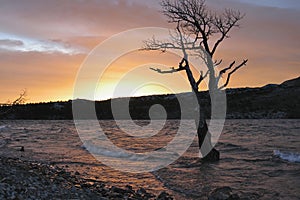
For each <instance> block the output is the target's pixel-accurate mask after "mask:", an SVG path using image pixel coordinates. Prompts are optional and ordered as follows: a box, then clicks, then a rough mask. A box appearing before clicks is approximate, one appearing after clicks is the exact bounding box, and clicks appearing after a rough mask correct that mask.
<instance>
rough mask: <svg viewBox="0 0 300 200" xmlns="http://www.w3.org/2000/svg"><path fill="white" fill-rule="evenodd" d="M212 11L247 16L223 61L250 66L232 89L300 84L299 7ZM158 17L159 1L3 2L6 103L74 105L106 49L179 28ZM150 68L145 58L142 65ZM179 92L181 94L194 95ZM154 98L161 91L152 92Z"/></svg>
mask: <svg viewBox="0 0 300 200" xmlns="http://www.w3.org/2000/svg"><path fill="white" fill-rule="evenodd" d="M207 4H208V6H209V7H211V8H214V9H223V8H235V9H239V10H240V11H241V12H243V13H245V14H246V17H245V18H244V19H243V21H242V22H241V29H238V30H234V31H233V32H232V33H231V38H230V39H228V40H226V41H225V42H224V43H223V44H222V46H221V48H220V49H219V52H218V55H217V56H218V57H219V58H222V59H223V60H224V62H223V63H224V64H226V63H229V62H230V61H233V60H236V61H240V60H243V59H244V58H248V59H249V63H248V65H247V66H246V67H244V68H242V69H240V70H239V71H238V72H237V73H236V74H235V76H234V77H233V78H232V80H231V82H230V85H229V87H256V86H263V85H265V84H268V83H281V82H282V81H284V80H286V79H290V78H295V77H298V76H299V74H300V40H299V39H300V38H299V36H300V21H299V19H300V1H299V0H257V1H255V0H207ZM159 10H160V5H159V1H158V0H149V1H148V0H89V1H84V0H69V1H67V0H66V1H60V0H52V1H46V0H45V1H40V0H26V1H21V0H18V1H17V0H0V81H1V82H0V83H1V84H0V91H1V95H0V103H1V102H2V103H3V102H6V101H7V100H9V99H11V100H13V99H14V98H16V97H17V96H18V93H20V91H21V90H23V89H25V88H26V90H27V91H28V97H27V98H28V101H29V102H40V101H51V100H52V101H55V100H68V99H71V98H72V97H73V95H72V93H73V85H74V81H75V79H76V74H77V72H78V70H79V68H80V66H81V64H82V63H83V61H84V60H85V58H86V56H87V55H88V54H89V52H90V51H91V50H92V49H93V48H94V47H95V46H97V45H98V44H99V43H101V42H102V41H104V40H105V39H108V38H109V37H111V36H112V35H114V34H117V33H120V32H122V31H126V30H128V29H132V28H141V27H169V28H171V27H172V26H171V25H169V24H167V22H166V18H165V17H164V16H163V15H162V14H161V13H160V12H159ZM120 45H126V41H124V43H122V44H120ZM116 48H118V47H116ZM139 56H144V57H147V56H148V57H151V56H152V57H155V56H156V55H150V56H149V55H144V54H143V55H139ZM129 57H130V56H129ZM146 61H147V59H141V58H140V62H139V63H138V64H143V62H146ZM157 62H158V61H157ZM133 63H135V61H133V58H132V57H130V58H127V59H124V60H123V62H121V61H116V62H114V67H112V68H111V69H110V70H108V72H109V73H108V72H107V76H109V77H110V81H111V82H109V81H108V79H109V78H107V82H106V83H107V85H110V84H112V82H114V81H116V80H114V79H118V78H120V76H121V75H120V76H114V74H117V73H119V72H120V71H122V69H123V68H124V67H125V68H127V69H129V68H130V67H131V66H133ZM175 63H178V60H175ZM135 64H136V63H135ZM123 71H124V70H123ZM125 71H126V70H125ZM147 73H148V74H146V72H141V73H140V75H139V78H140V77H143V76H152V75H154V72H152V71H149V72H147ZM169 78H170V77H169ZM170 80H171V79H170ZM132 82H134V80H132ZM175 82H176V81H175V80H174V85H176V84H175ZM104 85H105V84H104ZM178 85H179V86H178V88H179V90H178V91H176V92H181V91H188V88H187V87H181V86H180V84H178ZM148 92H150V93H160V92H161V91H160V90H159V88H157V87H152V88H151V89H149V90H148ZM141 94H142V93H141ZM97 98H99V99H101V98H102V99H103V98H109V96H107V95H104V94H103V95H98V97H97Z"/></svg>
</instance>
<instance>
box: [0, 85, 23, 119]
mask: <svg viewBox="0 0 300 200" xmlns="http://www.w3.org/2000/svg"><path fill="white" fill-rule="evenodd" d="M26 95H27V91H26V89H24V90H22V92H21V93H20V94H19V97H18V98H16V99H15V100H14V101H12V102H11V101H8V102H7V103H4V104H0V106H1V107H6V108H7V109H5V111H3V112H0V114H1V115H4V114H7V113H9V112H11V111H12V110H13V106H15V105H20V104H24V103H25V102H26V98H25V97H26Z"/></svg>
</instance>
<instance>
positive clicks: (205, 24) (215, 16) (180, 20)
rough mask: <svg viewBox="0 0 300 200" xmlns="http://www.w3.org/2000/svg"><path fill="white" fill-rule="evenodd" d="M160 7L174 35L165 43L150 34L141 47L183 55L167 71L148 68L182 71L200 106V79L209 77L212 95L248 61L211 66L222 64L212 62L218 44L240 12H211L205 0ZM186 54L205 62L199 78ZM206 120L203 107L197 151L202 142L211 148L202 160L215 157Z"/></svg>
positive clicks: (170, 1) (175, 0) (166, 0)
mask: <svg viewBox="0 0 300 200" xmlns="http://www.w3.org/2000/svg"><path fill="white" fill-rule="evenodd" d="M161 6H162V12H163V14H164V15H165V16H166V17H167V18H168V22H169V23H174V24H176V30H175V34H170V35H171V41H167V42H166V41H159V40H157V39H155V37H153V38H152V39H149V40H147V41H145V46H144V48H143V49H144V50H159V51H162V52H165V51H167V50H168V49H177V50H181V51H182V53H183V57H182V60H181V61H180V63H179V65H178V67H172V68H171V69H170V70H161V69H159V68H150V69H152V70H154V71H156V72H158V73H161V74H164V73H176V72H180V71H185V73H186V76H187V78H188V80H189V83H190V86H191V88H192V91H193V92H194V93H195V94H196V96H197V100H198V104H199V105H201V99H202V98H201V93H200V87H199V85H200V84H201V83H202V81H203V80H204V79H206V78H208V79H209V80H208V87H209V90H210V91H214V92H211V94H215V93H216V92H217V91H218V90H222V89H224V88H226V86H228V84H229V81H230V78H231V75H232V74H233V73H235V72H236V71H237V70H238V69H240V68H241V67H242V66H244V65H246V63H247V61H248V60H244V61H243V62H241V63H238V64H237V63H236V62H235V61H233V62H232V63H231V64H230V65H229V66H225V67H223V69H221V70H220V71H219V72H218V73H217V71H216V70H215V68H217V67H218V68H219V67H220V66H221V65H222V60H221V59H220V60H215V61H214V62H213V61H212V60H214V57H215V53H216V51H217V49H218V48H219V47H220V45H221V43H222V42H223V41H224V40H225V39H227V38H229V32H230V31H231V30H232V29H233V28H237V27H239V22H240V20H241V19H243V17H244V14H242V13H240V12H239V11H235V10H232V9H225V10H224V11H223V12H222V13H218V12H214V11H211V10H209V9H208V8H207V6H206V2H205V0H163V1H162V2H161ZM190 52H192V53H190ZM203 52H205V53H203ZM189 56H199V57H200V58H201V59H202V60H204V62H205V63H206V66H207V71H206V72H205V73H204V72H202V71H201V72H200V77H199V78H195V76H194V75H193V73H192V70H191V66H190V63H189ZM226 74H227V78H226V81H225V83H224V84H222V85H220V83H219V80H220V78H221V77H222V76H224V75H226ZM210 98H211V101H212V100H213V98H215V97H214V96H211V97H210ZM206 119H207V117H206V116H205V113H204V112H203V109H200V116H197V117H196V124H197V127H198V130H197V134H198V142H199V148H200V150H201V147H202V145H206V146H207V148H209V149H211V151H210V152H209V153H208V154H206V155H203V154H204V153H203V152H201V153H202V155H203V156H205V157H204V158H203V159H204V160H211V161H214V160H219V156H220V155H219V152H218V151H217V150H216V149H215V148H213V147H212V144H211V135H210V133H209V131H208V126H207V122H206Z"/></svg>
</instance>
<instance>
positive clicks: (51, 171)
mask: <svg viewBox="0 0 300 200" xmlns="http://www.w3.org/2000/svg"><path fill="white" fill-rule="evenodd" d="M0 169H1V170H0V199H99V200H106V199H128V200H129V199H132V200H134V199H137V200H143V199H158V200H171V199H173V198H172V197H171V196H170V195H169V194H168V193H166V192H161V193H160V194H159V195H155V194H152V193H149V192H147V191H146V190H145V189H144V188H139V189H137V190H133V188H132V187H131V186H130V185H126V186H125V187H124V188H119V187H115V186H107V185H106V184H105V183H103V182H100V181H97V180H87V179H84V178H82V177H80V173H79V172H74V173H71V172H67V171H65V170H64V169H62V168H59V167H57V166H53V165H48V164H42V163H37V162H29V161H23V160H20V159H15V158H0Z"/></svg>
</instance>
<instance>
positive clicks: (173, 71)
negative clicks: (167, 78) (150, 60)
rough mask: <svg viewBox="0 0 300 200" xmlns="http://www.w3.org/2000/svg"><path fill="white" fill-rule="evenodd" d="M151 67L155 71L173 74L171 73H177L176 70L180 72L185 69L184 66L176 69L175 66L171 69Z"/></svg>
mask: <svg viewBox="0 0 300 200" xmlns="http://www.w3.org/2000/svg"><path fill="white" fill-rule="evenodd" d="M150 69H151V70H153V71H156V72H158V73H160V74H171V73H175V72H179V71H182V70H184V68H178V69H175V68H174V67H171V68H170V70H161V69H159V68H153V67H150Z"/></svg>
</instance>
